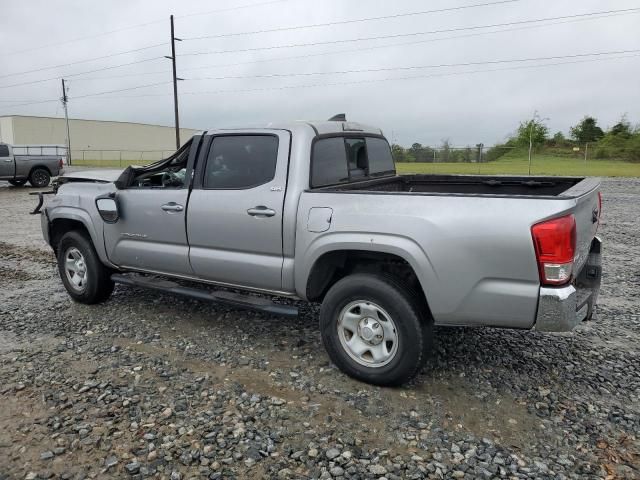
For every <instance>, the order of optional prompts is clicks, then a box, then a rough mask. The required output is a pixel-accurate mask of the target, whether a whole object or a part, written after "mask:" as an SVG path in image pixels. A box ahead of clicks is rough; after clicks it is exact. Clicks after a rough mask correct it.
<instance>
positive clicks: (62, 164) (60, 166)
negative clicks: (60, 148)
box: [58, 158, 64, 168]
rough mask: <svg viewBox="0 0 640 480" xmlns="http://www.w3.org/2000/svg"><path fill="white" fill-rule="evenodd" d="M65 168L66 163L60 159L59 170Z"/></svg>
mask: <svg viewBox="0 0 640 480" xmlns="http://www.w3.org/2000/svg"><path fill="white" fill-rule="evenodd" d="M63 166H64V162H63V161H62V158H61V159H60V161H59V162H58V168H62V167H63Z"/></svg>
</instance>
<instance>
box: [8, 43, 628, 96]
mask: <svg viewBox="0 0 640 480" xmlns="http://www.w3.org/2000/svg"><path fill="white" fill-rule="evenodd" d="M629 53H640V49H633V50H613V51H608V52H591V53H576V54H570V55H554V56H548V57H529V58H511V59H500V60H484V61H473V62H461V63H440V64H432V65H412V66H404V67H384V68H368V69H360V70H340V71H330V72H309V73H285V74H269V75H247V76H226V77H204V78H192V79H187V80H191V81H198V80H227V79H233V80H238V79H248V78H272V77H273V78H281V77H296V76H315V75H341V74H350V73H373V72H388V71H403V70H420V69H426V68H450V67H467V66H475V65H494V64H502V63H522V62H535V61H542V60H560V59H570V58H583V57H594V56H596V57H602V56H604V55H623V54H629ZM624 58H626V57H624ZM603 60H606V59H603ZM533 66H536V65H533ZM169 83H171V82H170V81H168V82H159V83H153V84H147V85H138V86H134V87H127V88H123V89H118V90H111V91H107V92H97V93H90V94H87V95H80V96H76V97H73V99H79V98H87V97H93V96H98V95H105V94H108V93H114V92H121V91H127V90H136V89H140V88H146V87H154V86H158V85H165V84H169ZM155 95H158V94H155ZM155 95H152V96H155ZM162 95H164V94H162ZM143 96H144V95H143ZM49 101H50V100H43V101H42V102H49ZM0 102H15V103H19V102H29V100H22V101H18V100H0ZM9 106H11V105H9Z"/></svg>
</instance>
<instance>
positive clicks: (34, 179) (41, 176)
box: [29, 168, 51, 188]
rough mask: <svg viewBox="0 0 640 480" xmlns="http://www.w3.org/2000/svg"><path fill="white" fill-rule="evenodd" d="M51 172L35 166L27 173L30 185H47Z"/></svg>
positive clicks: (38, 186)
mask: <svg viewBox="0 0 640 480" xmlns="http://www.w3.org/2000/svg"><path fill="white" fill-rule="evenodd" d="M50 181H51V174H50V173H49V171H48V170H47V169H46V168H36V169H34V170H32V171H31V173H30V174H29V183H30V184H31V186H32V187H36V188H44V187H47V186H49V182H50Z"/></svg>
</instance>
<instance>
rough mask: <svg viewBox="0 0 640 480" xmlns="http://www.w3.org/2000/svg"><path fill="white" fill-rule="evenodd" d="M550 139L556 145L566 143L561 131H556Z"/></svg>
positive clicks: (559, 145)
mask: <svg viewBox="0 0 640 480" xmlns="http://www.w3.org/2000/svg"><path fill="white" fill-rule="evenodd" d="M551 140H552V141H553V144H554V145H555V146H556V147H561V146H563V145H565V144H566V143H567V138H566V137H565V136H564V133H562V132H556V133H555V135H554V136H553V138H552V139H551Z"/></svg>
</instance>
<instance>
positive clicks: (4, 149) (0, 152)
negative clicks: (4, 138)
mask: <svg viewBox="0 0 640 480" xmlns="http://www.w3.org/2000/svg"><path fill="white" fill-rule="evenodd" d="M8 156H9V146H8V145H0V157H8Z"/></svg>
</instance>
